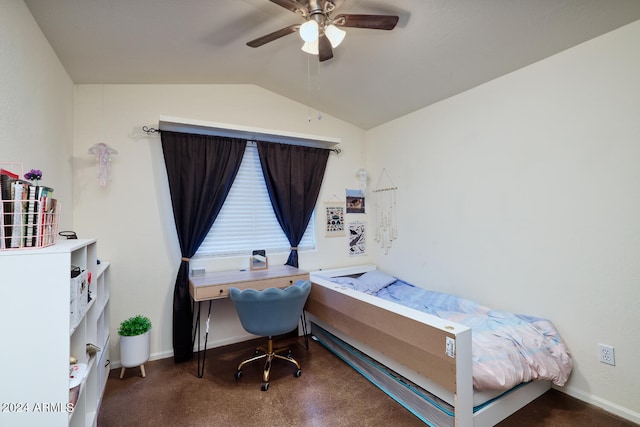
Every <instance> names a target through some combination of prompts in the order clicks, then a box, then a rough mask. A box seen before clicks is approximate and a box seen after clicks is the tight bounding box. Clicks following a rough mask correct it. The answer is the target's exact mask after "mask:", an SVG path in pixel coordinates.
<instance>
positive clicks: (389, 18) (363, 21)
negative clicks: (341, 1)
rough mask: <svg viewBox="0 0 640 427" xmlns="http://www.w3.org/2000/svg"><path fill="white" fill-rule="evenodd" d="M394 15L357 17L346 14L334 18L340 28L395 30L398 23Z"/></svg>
mask: <svg viewBox="0 0 640 427" xmlns="http://www.w3.org/2000/svg"><path fill="white" fill-rule="evenodd" d="M398 19H399V17H398V16H394V15H355V14H344V15H338V16H336V17H335V18H333V22H334V23H335V25H337V26H339V27H353V28H368V29H370V30H393V29H394V28H395V26H396V24H397V23H398Z"/></svg>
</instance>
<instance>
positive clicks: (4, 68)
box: [0, 0, 73, 228]
mask: <svg viewBox="0 0 640 427" xmlns="http://www.w3.org/2000/svg"><path fill="white" fill-rule="evenodd" d="M72 128H73V82H72V81H71V79H70V78H69V75H68V74H67V73H66V71H65V70H64V68H63V67H62V65H61V64H60V61H59V60H58V58H57V57H56V55H55V53H54V52H53V50H52V49H51V46H50V45H49V42H47V39H46V38H45V37H44V35H43V34H42V32H41V31H40V28H39V27H38V25H37V24H36V22H35V20H34V19H33V17H32V16H31V13H30V12H29V10H28V9H27V7H26V6H25V5H24V3H23V2H22V1H5V0H3V1H0V163H2V162H17V163H22V165H23V167H24V170H25V171H29V170H30V169H40V170H42V172H43V177H42V181H41V183H43V184H44V185H47V186H50V187H52V188H54V190H55V192H54V195H55V197H56V198H57V199H58V200H59V201H60V203H61V205H62V213H63V214H62V217H61V221H62V225H61V226H62V227H63V228H68V227H70V226H71V224H72V221H73V215H72V214H73V209H72V200H71V196H72V193H71V186H72V178H71V153H72V144H73V138H72V135H73V133H72V132H73V130H72ZM13 169H14V171H16V172H19V171H18V168H17V167H14V168H13Z"/></svg>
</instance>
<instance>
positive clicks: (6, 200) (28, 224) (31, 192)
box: [0, 169, 59, 249]
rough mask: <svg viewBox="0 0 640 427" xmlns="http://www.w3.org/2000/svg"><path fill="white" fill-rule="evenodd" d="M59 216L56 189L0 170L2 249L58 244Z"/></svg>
mask: <svg viewBox="0 0 640 427" xmlns="http://www.w3.org/2000/svg"><path fill="white" fill-rule="evenodd" d="M58 214H59V205H58V203H57V200H56V199H54V198H53V188H51V187H46V186H42V185H34V184H32V183H30V182H28V181H23V180H21V179H19V176H18V175H17V174H15V173H12V172H11V171H8V170H6V169H0V249H14V248H23V247H27V248H28V247H40V246H48V245H51V244H53V243H55V241H56V233H57V223H58V218H57V216H58Z"/></svg>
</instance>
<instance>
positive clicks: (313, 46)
mask: <svg viewBox="0 0 640 427" xmlns="http://www.w3.org/2000/svg"><path fill="white" fill-rule="evenodd" d="M302 51H303V52H306V53H309V54H311V55H317V54H318V52H319V48H318V39H316V40H315V41H312V42H305V44H304V45H302Z"/></svg>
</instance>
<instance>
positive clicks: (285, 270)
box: [189, 265, 309, 378]
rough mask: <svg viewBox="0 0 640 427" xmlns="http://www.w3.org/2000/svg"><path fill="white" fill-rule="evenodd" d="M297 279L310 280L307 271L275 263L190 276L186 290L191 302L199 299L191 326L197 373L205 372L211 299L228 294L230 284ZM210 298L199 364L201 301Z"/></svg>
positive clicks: (273, 284)
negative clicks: (196, 345)
mask: <svg viewBox="0 0 640 427" xmlns="http://www.w3.org/2000/svg"><path fill="white" fill-rule="evenodd" d="M298 280H309V273H308V272H306V271H303V270H300V269H298V268H295V267H291V266H290V265H277V266H273V267H269V268H267V269H265V270H231V271H215V272H211V273H207V274H204V275H202V276H195V277H191V278H189V294H190V295H191V299H192V300H193V302H194V304H195V303H196V302H197V303H198V315H197V316H196V323H195V325H194V327H193V341H195V339H196V332H197V335H198V377H199V378H202V377H203V376H204V361H205V356H206V354H207V353H206V352H207V340H208V339H209V322H210V320H211V303H212V302H213V300H214V299H221V298H229V288H231V287H234V288H238V289H255V290H262V289H266V288H285V287H287V286H290V285H293V284H294V283H296V281H298ZM203 301H209V312H208V314H207V327H206V331H205V338H204V353H202V365H201V364H200V353H201V350H200V303H201V302H203Z"/></svg>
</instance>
